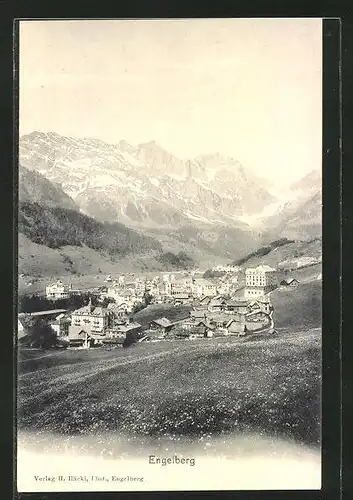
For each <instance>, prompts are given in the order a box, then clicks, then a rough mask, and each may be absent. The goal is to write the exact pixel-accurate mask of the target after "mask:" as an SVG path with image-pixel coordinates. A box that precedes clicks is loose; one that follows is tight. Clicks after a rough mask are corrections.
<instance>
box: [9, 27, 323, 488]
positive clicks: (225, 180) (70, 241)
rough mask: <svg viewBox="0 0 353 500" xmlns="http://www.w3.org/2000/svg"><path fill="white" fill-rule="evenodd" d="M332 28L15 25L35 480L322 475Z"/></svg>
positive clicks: (22, 298) (262, 484)
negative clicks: (326, 108) (326, 65)
mask: <svg viewBox="0 0 353 500" xmlns="http://www.w3.org/2000/svg"><path fill="white" fill-rule="evenodd" d="M322 22H323V21H322V19H319V18H310V19H306V18H287V19H285V18H276V19H272V18H261V19H256V18H246V19H242V18H234V19H231V18H229V19H216V18H214V19H206V18H204V19H148V20H147V19H144V20H142V19H129V20H122V19H121V20H112V19H110V20H104V19H100V20H98V19H97V20H92V19H90V20H85V19H76V20H70V19H61V20H59V19H53V20H45V19H42V20H34V19H33V20H32V19H26V20H19V21H18V22H17V23H18V55H19V67H18V81H19V103H18V110H19V118H18V127H19V137H18V147H19V150H18V191H19V200H18V318H17V325H16V333H15V335H16V348H17V352H18V373H17V452H16V453H17V489H18V491H19V492H75V491H94V492H95V491H96V492H99V491H114V492H119V491H170V490H176V491H193V490H207V491H213V490H220V491H225V490H239V491H242V490H243V491H245V490H319V489H320V488H321V461H322V456H321V455H322V453H321V445H322V442H321V390H322V366H321V359H322V298H321V297H322V214H321V212H322V102H323V96H322V78H323V72H322V50H323V49H322V43H323V35H322V32H323V28H322Z"/></svg>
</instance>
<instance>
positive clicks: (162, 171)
mask: <svg viewBox="0 0 353 500" xmlns="http://www.w3.org/2000/svg"><path fill="white" fill-rule="evenodd" d="M19 152H20V161H21V163H22V164H23V165H24V166H26V167H27V168H29V169H34V170H38V171H39V172H40V173H42V174H43V175H44V176H45V177H46V178H47V179H49V180H51V181H53V182H57V181H59V180H60V182H62V187H63V190H64V191H65V192H66V193H67V194H68V195H69V196H71V197H72V198H73V199H74V201H75V203H76V204H77V205H78V206H79V207H80V208H81V209H82V210H83V211H84V212H85V213H87V214H88V215H91V216H93V217H96V218H99V219H101V220H106V221H110V222H115V221H120V222H123V223H124V224H127V225H130V226H137V227H148V228H151V227H161V226H165V227H168V228H170V227H175V226H176V225H180V226H181V225H185V224H187V223H189V222H190V221H191V222H197V223H199V222H202V223H212V224H216V225H222V224H223V225H227V226H237V225H238V224H239V218H240V217H241V216H243V215H244V214H249V213H255V212H257V211H261V210H262V209H263V208H264V207H265V206H266V205H267V204H268V203H271V202H272V201H273V199H274V198H273V196H272V195H270V193H269V192H268V191H267V190H266V189H264V188H263V183H262V181H261V179H259V178H257V177H256V176H254V175H253V174H251V173H250V172H247V171H245V169H244V168H243V167H242V166H241V165H240V164H239V163H238V162H237V161H236V160H234V159H232V158H225V157H222V156H221V155H218V154H217V155H208V156H200V157H198V158H195V159H192V160H190V161H184V160H181V159H178V158H176V157H175V156H173V155H171V154H170V153H168V152H167V151H165V150H164V149H163V148H161V147H160V146H158V145H157V144H156V143H155V142H149V143H145V144H140V145H138V146H132V145H130V144H128V143H127V142H125V141H120V142H119V143H118V144H107V143H105V142H103V141H100V140H96V139H77V138H72V137H64V136H60V135H58V134H54V133H48V134H44V133H39V132H33V133H32V134H29V135H26V136H23V137H21V139H20V148H19Z"/></svg>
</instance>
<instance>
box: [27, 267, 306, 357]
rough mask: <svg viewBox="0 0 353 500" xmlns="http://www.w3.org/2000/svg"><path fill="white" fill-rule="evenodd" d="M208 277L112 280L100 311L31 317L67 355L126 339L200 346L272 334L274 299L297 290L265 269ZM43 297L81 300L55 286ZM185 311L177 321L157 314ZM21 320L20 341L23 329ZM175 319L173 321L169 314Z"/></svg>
mask: <svg viewBox="0 0 353 500" xmlns="http://www.w3.org/2000/svg"><path fill="white" fill-rule="evenodd" d="M209 274H210V275H211V277H209V278H205V277H195V275H194V273H192V272H185V273H175V274H173V273H165V274H164V275H158V276H154V277H149V278H147V277H146V276H139V277H136V278H135V279H131V278H132V277H131V276H130V275H120V276H118V277H116V278H114V279H113V278H112V277H111V276H107V277H106V279H105V282H104V285H103V286H100V287H98V288H95V289H94V290H90V294H91V296H94V297H95V298H96V299H97V301H96V302H98V304H99V305H96V306H94V305H92V298H91V296H90V298H89V299H88V303H87V304H85V305H84V306H83V307H80V308H78V309H76V310H73V311H69V310H65V309H52V310H46V311H38V312H32V313H29V315H30V316H32V317H35V316H37V317H42V318H44V319H45V320H46V321H47V322H48V324H49V325H50V327H51V329H52V330H53V331H54V332H55V334H56V336H57V338H58V339H60V340H61V341H62V343H64V345H65V346H66V347H67V348H70V349H87V348H91V347H99V346H110V347H120V346H122V345H124V342H126V340H127V339H129V340H130V344H131V343H135V342H160V341H168V340H176V339H179V340H195V339H201V338H204V339H207V338H212V337H221V336H228V335H233V336H238V337H242V336H246V335H249V334H252V333H258V332H266V333H270V334H271V333H274V331H275V326H274V319H273V313H274V308H273V305H272V304H271V299H270V293H271V291H273V290H274V289H276V288H277V287H278V286H280V285H282V286H296V285H297V284H298V281H297V280H296V279H294V278H291V279H285V280H284V279H281V273H280V272H279V271H278V270H276V269H274V268H272V267H270V266H268V265H259V266H257V267H254V268H246V269H241V268H240V267H237V266H216V267H214V268H213V269H212V270H211V272H210V273H209ZM45 293H46V298H47V299H49V300H50V301H52V302H53V303H55V302H56V301H59V300H62V299H68V298H70V297H72V296H74V295H77V294H80V293H82V290H81V291H80V290H74V289H73V287H72V285H71V284H69V283H64V282H63V281H61V280H58V281H56V282H53V283H48V284H47V286H46V289H45ZM174 308H179V309H181V310H182V314H181V317H180V315H179V317H178V318H177V319H175V318H174V319H173V317H168V314H167V313H166V314H162V315H159V314H160V311H161V310H162V311H168V310H169V311H171V310H173V309H174ZM143 309H145V310H147V309H148V310H151V311H152V312H153V314H152V315H151V320H150V321H148V323H147V324H146V323H145V324H141V323H140V322H139V321H138V320H136V311H139V310H143ZM25 315H26V313H20V314H19V318H18V328H19V338H20V337H21V332H23V330H24V328H23V325H22V318H23V316H25ZM171 316H173V315H171Z"/></svg>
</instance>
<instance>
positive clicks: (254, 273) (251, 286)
mask: <svg viewBox="0 0 353 500" xmlns="http://www.w3.org/2000/svg"><path fill="white" fill-rule="evenodd" d="M277 284H278V275H277V271H276V269H273V268H272V267H270V266H264V265H260V266H257V267H252V268H248V269H246V271H245V285H246V288H245V291H244V297H245V298H246V299H256V298H257V297H262V296H264V295H265V294H266V293H268V292H269V291H270V290H271V289H272V288H273V287H275V286H277Z"/></svg>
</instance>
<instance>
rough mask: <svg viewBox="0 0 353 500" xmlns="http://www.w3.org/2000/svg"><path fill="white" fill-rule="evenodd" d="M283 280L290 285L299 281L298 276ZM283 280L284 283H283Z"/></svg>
mask: <svg viewBox="0 0 353 500" xmlns="http://www.w3.org/2000/svg"><path fill="white" fill-rule="evenodd" d="M283 281H284V282H285V283H287V285H290V284H291V283H293V282H297V283H299V281H298V280H297V279H296V278H289V279H285V280H283ZM283 281H282V283H283Z"/></svg>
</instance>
